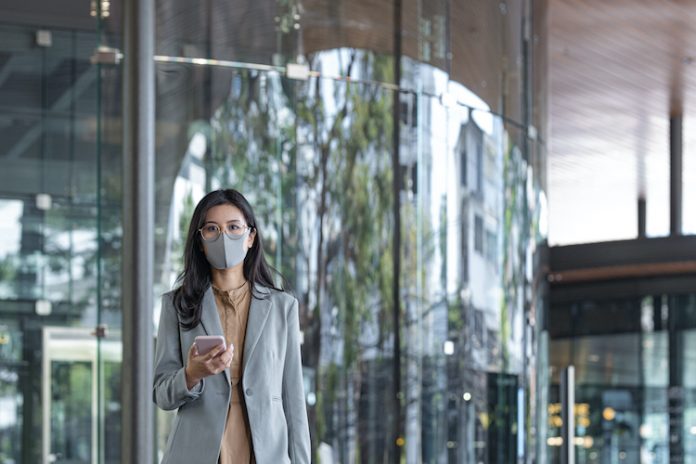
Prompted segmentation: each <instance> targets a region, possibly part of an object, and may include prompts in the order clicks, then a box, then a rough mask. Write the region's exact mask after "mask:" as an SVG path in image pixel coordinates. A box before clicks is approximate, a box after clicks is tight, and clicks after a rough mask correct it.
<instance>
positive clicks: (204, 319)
mask: <svg viewBox="0 0 696 464" xmlns="http://www.w3.org/2000/svg"><path fill="white" fill-rule="evenodd" d="M201 306H202V310H201V326H203V330H204V331H205V333H207V334H208V335H222V337H223V338H224V337H225V332H223V330H222V323H220V315H219V314H218V310H217V303H216V302H215V295H213V287H208V289H207V290H206V291H205V294H204V295H203V301H202V302H201ZM225 377H226V378H227V383H230V370H229V368H225Z"/></svg>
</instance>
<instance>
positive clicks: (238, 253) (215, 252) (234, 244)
mask: <svg viewBox="0 0 696 464" xmlns="http://www.w3.org/2000/svg"><path fill="white" fill-rule="evenodd" d="M248 236H249V229H247V231H246V232H245V233H244V234H243V235H240V236H233V237H230V236H229V235H227V234H220V235H219V236H218V238H216V239H215V240H211V241H209V242H203V248H204V250H205V257H206V258H207V259H208V262H209V263H210V265H211V266H213V267H214V268H215V269H228V268H231V267H234V266H236V265H237V264H239V263H241V262H242V261H244V258H245V257H246V254H247V250H246V249H245V248H244V241H245V240H246V238H247V237H248Z"/></svg>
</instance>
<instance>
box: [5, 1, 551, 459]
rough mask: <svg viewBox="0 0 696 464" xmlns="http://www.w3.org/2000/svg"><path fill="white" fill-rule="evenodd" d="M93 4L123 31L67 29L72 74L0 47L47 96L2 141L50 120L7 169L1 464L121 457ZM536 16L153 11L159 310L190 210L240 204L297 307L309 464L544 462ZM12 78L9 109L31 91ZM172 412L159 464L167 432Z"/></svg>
mask: <svg viewBox="0 0 696 464" xmlns="http://www.w3.org/2000/svg"><path fill="white" fill-rule="evenodd" d="M96 3H98V4H99V5H97V6H95V8H97V7H98V8H103V4H104V3H107V4H108V7H109V8H110V10H109V11H110V15H106V16H104V15H103V13H104V12H103V11H95V15H97V16H101V21H100V22H99V28H98V30H97V31H96V32H95V31H86V32H80V31H83V30H84V29H85V24H90V23H89V21H94V19H93V18H92V17H89V16H87V15H88V14H89V13H88V12H86V11H85V12H83V13H84V16H87V17H86V18H83V17H80V18H79V22H78V23H76V24H70V22H69V21H68V20H65V21H64V24H63V26H62V29H61V30H60V31H58V29H56V28H52V30H53V31H54V35H53V42H54V44H57V43H59V42H60V43H61V44H62V43H63V42H62V40H63V35H64V36H65V37H64V40H65V46H64V47H63V46H61V47H62V48H64V50H65V53H67V54H68V55H69V56H68V58H66V59H64V60H62V61H61V60H53V61H51V59H50V54H49V53H48V52H47V51H46V50H44V49H41V50H37V49H35V48H34V45H33V44H34V43H35V40H36V35H35V34H36V32H37V29H38V28H36V27H29V26H26V25H23V26H15V25H7V26H6V27H5V26H3V29H0V34H2V37H3V39H4V38H7V37H14V35H13V34H15V31H14V29H13V28H18V29H21V34H20V36H21V37H20V39H18V41H17V42H13V41H8V40H2V41H0V43H2V44H3V45H2V47H5V48H6V49H7V47H9V46H14V45H12V44H15V43H19V44H20V45H21V44H23V45H22V46H23V47H24V49H23V50H24V51H22V53H23V54H25V55H26V56H24V55H22V57H20V61H21V60H29V59H35V62H31V63H28V62H27V63H24V65H22V66H25V67H27V69H34V70H35V71H36V70H40V72H39V71H36V72H38V73H39V74H40V75H41V76H43V77H42V78H41V79H43V80H40V81H37V82H36V83H35V85H34V86H33V87H31V88H30V89H28V90H27V92H28V93H27V95H28V97H27V98H29V100H31V101H30V103H28V104H29V105H30V106H31V105H34V106H35V108H34V107H32V108H33V109H32V110H31V111H29V110H26V111H25V110H22V111H19V110H17V109H16V108H15V109H13V111H15V112H10V113H6V114H12V115H14V116H12V117H13V118H14V119H13V121H14V122H12V121H10V123H7V124H5V125H3V126H0V130H2V131H3V132H2V133H3V134H4V137H5V139H6V140H14V138H13V137H19V138H21V137H20V136H21V132H22V131H24V130H26V131H27V132H32V131H37V129H32V127H35V126H37V124H38V122H41V125H40V127H41V131H39V132H38V134H39V135H40V136H39V137H38V138H36V136H35V135H33V136H32V135H30V136H29V137H34V139H35V143H33V144H31V143H30V144H28V145H26V144H25V145H26V146H27V147H28V148H26V149H25V152H26V153H24V152H23V154H22V155H21V156H20V157H18V158H17V160H16V161H15V158H14V157H12V156H10V155H11V153H10V155H8V154H6V153H5V154H0V159H3V160H4V161H5V160H8V164H6V166H7V169H6V170H4V171H3V173H0V175H7V180H8V182H10V181H12V182H14V183H3V185H7V186H12V187H7V192H6V195H4V196H3V198H2V199H1V200H0V208H3V210H4V211H5V212H6V216H5V217H8V218H11V220H10V221H9V222H6V223H5V222H3V223H2V224H0V234H1V237H2V238H3V241H4V242H5V243H10V244H14V245H12V246H9V245H8V246H7V247H5V248H2V249H0V260H1V261H0V262H1V263H2V267H1V268H0V272H2V273H3V274H2V275H3V276H4V277H3V279H2V281H1V282H0V298H2V300H1V302H0V304H1V305H2V306H0V361H1V362H2V364H1V365H2V369H3V371H2V372H3V375H2V376H0V395H2V397H1V398H0V411H2V414H1V415H0V416H1V417H2V418H3V419H2V420H0V460H3V459H5V457H6V456H9V458H7V459H14V460H15V462H34V461H37V460H41V457H40V456H42V453H43V455H44V456H49V454H52V455H54V456H55V457H57V459H58V458H61V457H62V458H65V459H68V457H69V459H72V460H73V461H74V462H104V461H108V462H112V461H113V462H116V461H117V460H118V459H120V458H119V456H120V455H119V450H118V443H119V440H118V436H119V425H118V421H117V420H116V419H115V418H117V417H118V416H119V413H120V406H121V405H120V393H119V392H120V380H119V379H120V377H119V366H120V346H119V330H118V329H119V328H120V324H121V322H120V317H121V316H120V315H121V309H120V293H119V290H120V278H119V276H120V272H119V271H120V263H121V261H120V234H121V219H120V216H121V213H120V204H121V186H120V184H121V174H120V172H121V170H120V163H121V138H120V137H121V136H120V111H121V105H120V101H121V99H122V95H121V93H120V88H121V87H120V72H121V68H120V67H119V66H118V65H109V64H103V63H102V64H93V63H91V61H90V58H91V57H92V56H93V55H94V52H95V48H96V45H97V44H104V43H108V45H110V46H113V47H116V48H118V47H119V42H120V41H119V33H118V27H117V26H116V25H117V24H118V21H119V20H120V19H119V16H120V14H119V11H120V2H116V1H112V2H96ZM544 9H545V6H544V2H536V1H534V2H531V1H530V2H529V4H523V3H519V2H482V1H478V0H466V1H463V2H453V1H450V0H438V1H435V2H430V1H428V2H425V1H420V0H409V1H396V2H367V1H357V2H356V1H353V2H344V1H330V2H329V1H326V0H308V1H302V2H300V1H297V0H262V1H255V2H242V1H236V0H235V1H231V2H204V3H201V2H184V1H181V0H176V1H174V0H168V1H162V2H158V4H157V15H156V16H157V28H156V33H155V34H156V43H157V49H156V56H155V57H154V61H155V66H156V85H157V99H156V124H157V126H156V130H157V140H156V181H155V182H156V185H155V192H156V207H155V214H156V217H155V218H154V221H155V234H156V235H155V282H153V288H154V293H155V296H156V297H155V302H156V304H157V305H158V304H159V298H158V297H159V295H160V294H161V293H163V292H165V291H167V290H169V289H170V288H171V286H172V284H173V282H174V280H175V278H176V275H177V274H178V273H179V272H180V270H181V250H182V247H183V237H184V233H183V231H184V229H185V227H186V225H187V223H188V218H189V217H190V215H191V213H192V210H193V207H194V206H195V204H196V202H197V201H198V200H199V199H200V198H201V197H202V196H203V195H204V193H205V192H207V191H209V190H211V189H215V188H220V187H234V188H237V189H239V190H241V191H243V192H244V193H245V194H246V195H247V196H248V198H249V200H250V201H251V202H252V204H253V205H254V207H255V209H256V212H257V215H258V217H259V220H260V223H261V224H262V230H263V231H264V232H265V237H264V238H265V240H266V244H267V247H268V251H269V258H271V261H272V263H273V265H274V266H276V267H277V268H278V269H279V270H281V271H282V272H283V274H284V275H285V276H286V277H287V279H288V280H289V282H290V284H291V286H292V289H293V292H294V293H295V295H296V296H297V297H298V299H299V301H300V317H301V327H302V331H303V340H304V341H303V349H302V351H303V362H304V374H305V386H306V393H307V395H306V402H307V408H308V411H309V417H310V427H311V433H312V441H313V452H314V454H315V458H316V461H317V462H322V463H331V462H395V461H397V460H398V459H399V458H401V459H402V460H405V462H424V463H436V462H437V463H441V462H465V463H479V462H487V463H495V462H511V461H514V460H517V459H521V460H523V461H525V462H535V461H537V462H545V460H546V442H545V438H544V437H545V436H546V434H545V423H546V393H545V392H546V384H547V380H546V378H547V377H546V372H547V371H546V338H547V337H546V335H545V331H544V330H543V328H544V325H545V321H543V319H542V317H541V316H542V315H543V311H541V308H542V307H543V302H544V296H543V295H544V292H545V288H544V287H543V284H541V283H540V282H542V280H540V279H538V277H537V275H538V272H539V269H540V266H539V255H538V253H537V245H538V244H539V243H542V242H543V241H544V240H545V234H546V225H545V218H546V210H545V209H546V201H545V195H544V184H545V180H544V159H545V146H544V140H543V135H544V133H545V131H544V122H545V117H544V111H543V107H544V105H543V101H544V86H543V73H544V72H545V71H544V69H543V67H542V64H543V59H542V58H543V48H542V49H539V47H541V46H542V45H543V32H544V26H543V20H541V19H540V20H539V21H538V22H534V21H532V19H533V18H536V17H537V16H538V17H539V18H543V15H544V14H545V13H544V11H545V10H544ZM532 12H534V13H533V14H532ZM37 23H39V21H37V22H36V23H34V24H37ZM25 24H26V23H25ZM535 31H541V32H540V34H536V35H535ZM88 32H89V33H88ZM22 34H23V35H22ZM525 37H527V39H525ZM540 44H541V45H540ZM7 50H9V49H7ZM7 50H5V49H3V53H2V54H0V59H1V60H5V58H6V57H8V56H11V55H12V53H15V52H12V51H11V50H10V51H7ZM54 50H55V49H54ZM30 56H33V57H34V58H30ZM47 57H48V58H47ZM70 57H72V58H70ZM104 57H105V58H106V59H108V57H109V50H106V51H104ZM2 63H5V65H4V67H2V68H0V92H1V94H2V95H5V94H7V95H11V94H15V93H17V85H19V84H18V82H19V81H21V79H19V77H21V76H20V75H19V74H17V75H16V76H14V77H17V79H19V80H13V79H11V77H12V76H13V74H12V73H8V72H5V71H4V70H7V69H14V68H8V67H7V65H6V62H5V61H2ZM16 64H17V63H15V65H16ZM19 64H21V63H19ZM289 64H290V65H293V64H298V65H300V66H299V67H292V66H288V65H289ZM15 65H12V66H15ZM305 66H306V67H305ZM22 69H23V68H22ZM397 70H398V72H396V71H397ZM289 74H290V75H289ZM8 76H9V77H8ZM293 76H294V77H296V78H291V77H293ZM58 78H60V79H62V80H63V81H65V82H64V83H65V86H64V87H65V88H63V87H60V86H58V84H57V83H59V82H62V81H60V79H58ZM3 79H4V80H3ZM52 85H55V86H56V87H55V91H54V89H53V87H52ZM52 92H53V93H52ZM55 92H58V93H55ZM18 95H21V93H18ZM65 95H67V96H65ZM3 101H4V102H10V100H3ZM38 102H41V103H38ZM60 102H63V103H62V104H63V105H64V106H61V107H57V106H55V105H56V104H58V103H60ZM65 102H69V104H67V103H65ZM1 104H2V105H6V106H10V104H9V103H7V104H6V103H1ZM66 104H67V106H65V105H66ZM14 106H16V107H18V108H19V107H20V106H21V105H14ZM15 113H17V114H18V115H16V114H15ZM32 118H33V119H32ZM10 119H11V118H10ZM30 120H33V121H34V122H33V123H32V122H31V121H30ZM18 121H19V122H18ZM13 124H14V125H13ZM17 124H19V126H21V127H19V129H22V130H19V129H18V126H17ZM25 126H26V127H25ZM42 134H43V135H42ZM20 141H21V140H20ZM38 141H40V143H39V142H38ZM10 145H11V146H16V145H17V144H10ZM61 147H63V148H61ZM59 154H60V161H61V162H60V163H54V158H58V157H59ZM3 156H4V157H5V158H3ZM9 160H13V161H12V162H9ZM29 160H31V163H33V164H31V165H30V164H27V163H29ZM4 161H3V162H4ZM20 161H22V162H20ZM27 166H29V167H27ZM43 193H49V194H51V198H52V206H51V208H50V210H49V211H48V212H44V210H41V209H40V208H38V207H37V206H36V205H38V204H39V203H38V202H39V197H37V196H36V195H37V194H43ZM41 199H42V200H41V201H44V200H45V197H41ZM39 210H40V211H39ZM37 250H38V251H37ZM5 277H6V278H5ZM43 301H48V302H50V303H51V304H52V308H53V313H52V314H53V315H52V316H43V315H40V314H39V313H38V309H36V310H35V308H45V303H42V302H43ZM42 305H43V306H42ZM57 308H61V312H60V314H61V316H60V318H57V315H58V314H59V312H58V311H57V310H56V309H57ZM153 309H154V314H153V321H154V323H155V324H156V322H157V321H158V319H159V317H158V316H159V308H153ZM101 324H107V325H108V330H107V333H106V334H105V336H104V337H95V334H97V335H101V332H99V331H96V332H95V328H96V327H97V326H98V325H101ZM67 329H70V330H67ZM37 334H38V336H39V338H40V339H42V340H43V341H44V343H46V344H50V347H51V349H53V347H55V351H52V352H51V356H49V354H48V351H47V350H49V345H44V346H43V348H41V349H37V348H36V346H33V347H32V345H31V344H30V343H29V342H28V340H30V339H32V338H36V336H37ZM3 340H4V341H5V342H3ZM71 345H72V346H74V347H82V348H78V349H77V350H72V351H71V349H70V346H71ZM88 345H89V346H88ZM93 345H94V347H95V348H90V347H91V346H93ZM78 353H79V355H78ZM85 353H87V354H85ZM41 369H44V373H45V372H50V377H49V378H50V379H52V380H51V382H49V383H48V385H54V384H55V385H54V386H51V387H50V388H51V389H50V390H49V391H48V393H45V388H46V387H45V385H46V384H47V383H46V382H44V383H43V384H42V385H43V386H41V385H39V383H40V382H39V381H38V380H37V379H40V378H41V376H40V372H41ZM32 379H33V380H32ZM22 388H26V391H25V393H21V391H22ZM42 389H43V390H42ZM40 391H44V393H41V394H40V393H38V392H40ZM76 392H81V393H80V394H79V395H78V394H77V393H76ZM87 392H90V393H89V394H88V393H87ZM42 394H43V395H45V396H41V395H42ZM89 395H91V396H89ZM42 398H50V399H51V402H52V403H51V404H54V405H55V407H51V408H47V407H46V404H47V403H46V400H45V399H44V400H42ZM87 404H89V407H90V408H91V410H92V411H94V413H93V414H88V415H85V414H78V413H77V412H76V411H83V412H84V411H85V410H86V409H85V408H86V407H87V406H86V405H87ZM46 411H48V413H47V412H46ZM6 413H7V414H6ZM46 414H48V415H46ZM157 415H158V417H157V449H158V450H159V453H161V451H162V448H163V446H164V443H165V441H166V437H167V434H168V431H169V430H168V427H169V423H170V419H171V417H170V416H169V415H168V414H166V413H164V412H161V411H158V413H157ZM83 416H84V417H83ZM83 419H84V420H83ZM41 430H44V431H45V430H49V435H46V434H45V432H44V435H42V436H43V437H44V438H43V439H42V440H41V441H40V442H39V443H38V444H37V443H36V442H35V441H34V442H32V441H31V440H30V439H29V438H30V437H32V436H37V434H41V433H42V432H41ZM20 436H21V437H24V438H25V440H24V441H21V440H19V439H18V437H20ZM76 437H77V438H76ZM538 437H541V439H539V438H538ZM47 447H48V448H47ZM71 447H72V448H71ZM47 449H48V451H46V450H47ZM46 453H48V454H46ZM95 456H96V457H95ZM49 457H50V456H49Z"/></svg>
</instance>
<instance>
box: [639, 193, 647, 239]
mask: <svg viewBox="0 0 696 464" xmlns="http://www.w3.org/2000/svg"><path fill="white" fill-rule="evenodd" d="M646 217H647V204H646V201H645V197H644V196H640V197H638V238H645V237H646V236H647V235H646V230H647V220H646Z"/></svg>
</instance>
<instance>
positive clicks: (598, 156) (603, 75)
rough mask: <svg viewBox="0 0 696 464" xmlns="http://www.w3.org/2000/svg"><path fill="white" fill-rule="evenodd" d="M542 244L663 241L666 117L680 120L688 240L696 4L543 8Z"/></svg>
mask: <svg viewBox="0 0 696 464" xmlns="http://www.w3.org/2000/svg"><path fill="white" fill-rule="evenodd" d="M549 83H550V84H549V100H550V104H549V126H550V137H549V140H550V142H549V165H548V168H549V171H548V179H549V182H548V194H549V206H550V220H549V226H550V227H549V242H550V244H552V245H565V244H570V243H586V242H596V241H607V240H616V239H630V238H635V237H636V236H637V228H638V217H637V202H638V197H639V194H640V193H644V194H645V196H646V200H647V233H648V236H661V235H667V234H668V233H669V116H670V112H671V111H672V112H675V113H679V112H683V118H684V129H683V144H684V210H683V211H684V212H683V214H684V216H683V224H684V227H683V229H684V230H683V231H684V233H692V234H693V233H696V0H611V1H607V0H549Z"/></svg>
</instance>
